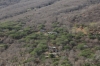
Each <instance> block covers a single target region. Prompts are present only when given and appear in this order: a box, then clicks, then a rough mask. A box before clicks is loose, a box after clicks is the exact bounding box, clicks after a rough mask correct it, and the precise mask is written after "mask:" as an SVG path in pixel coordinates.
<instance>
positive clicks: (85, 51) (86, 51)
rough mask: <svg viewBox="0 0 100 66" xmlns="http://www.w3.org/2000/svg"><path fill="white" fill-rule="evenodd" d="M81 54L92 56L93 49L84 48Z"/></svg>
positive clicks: (87, 56)
mask: <svg viewBox="0 0 100 66" xmlns="http://www.w3.org/2000/svg"><path fill="white" fill-rule="evenodd" d="M80 56H84V57H86V58H92V57H93V52H92V51H91V49H84V50H82V51H81V53H80Z"/></svg>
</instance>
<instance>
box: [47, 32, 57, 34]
mask: <svg viewBox="0 0 100 66" xmlns="http://www.w3.org/2000/svg"><path fill="white" fill-rule="evenodd" d="M48 34H57V32H48Z"/></svg>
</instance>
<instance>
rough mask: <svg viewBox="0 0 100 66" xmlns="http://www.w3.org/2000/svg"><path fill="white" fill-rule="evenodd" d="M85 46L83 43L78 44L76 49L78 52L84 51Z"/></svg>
mask: <svg viewBox="0 0 100 66" xmlns="http://www.w3.org/2000/svg"><path fill="white" fill-rule="evenodd" d="M85 45H86V44H85V43H81V44H78V45H77V48H78V49H80V50H84V49H85V47H84V46H85Z"/></svg>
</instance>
